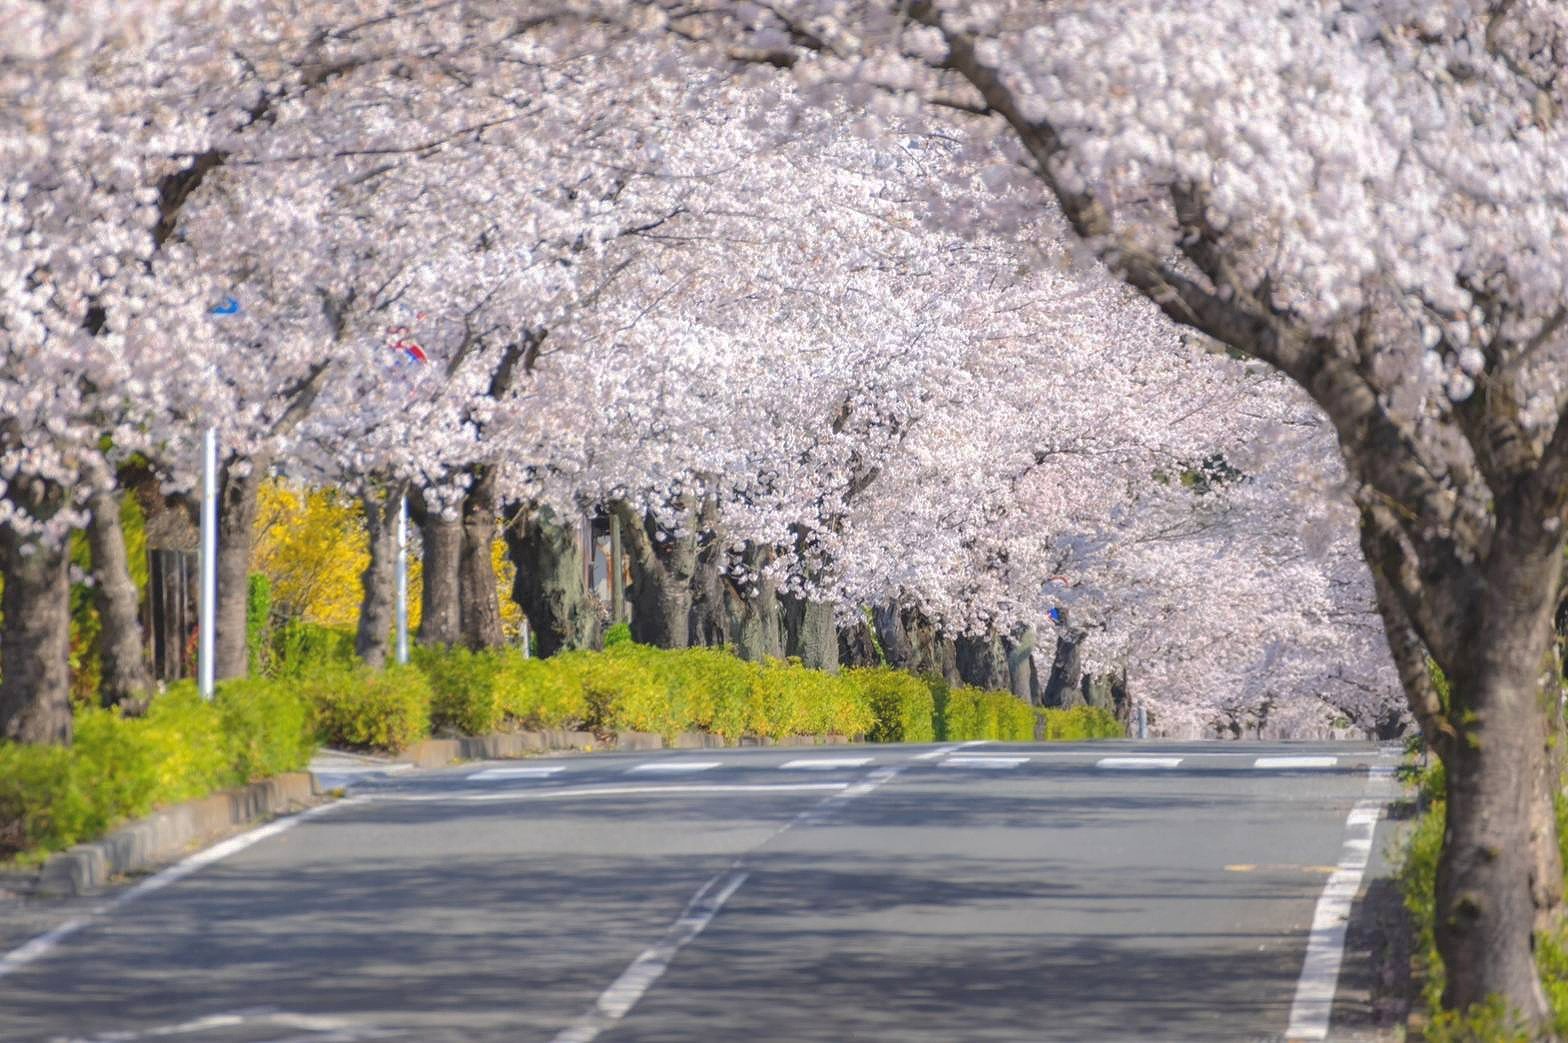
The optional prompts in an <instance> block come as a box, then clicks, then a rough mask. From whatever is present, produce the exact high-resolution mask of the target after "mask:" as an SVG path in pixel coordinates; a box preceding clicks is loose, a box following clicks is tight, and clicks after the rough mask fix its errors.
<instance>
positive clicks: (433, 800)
mask: <svg viewBox="0 0 1568 1043" xmlns="http://www.w3.org/2000/svg"><path fill="white" fill-rule="evenodd" d="M848 787H849V783H847V782H755V783H743V782H730V783H726V782H711V783H702V782H688V783H680V782H673V783H667V784H664V785H660V784H658V783H644V784H643V785H640V786H639V785H628V786H565V787H561V788H559V789H528V790H493V789H475V790H452V791H449V792H446V793H378V794H376V797H375V800H376V802H377V803H399V804H442V803H460V804H484V803H488V802H490V801H504V800H564V799H566V798H568V797H623V796H627V795H636V794H642V793H768V792H774V793H789V792H792V791H798V790H842V789H847V788H848Z"/></svg>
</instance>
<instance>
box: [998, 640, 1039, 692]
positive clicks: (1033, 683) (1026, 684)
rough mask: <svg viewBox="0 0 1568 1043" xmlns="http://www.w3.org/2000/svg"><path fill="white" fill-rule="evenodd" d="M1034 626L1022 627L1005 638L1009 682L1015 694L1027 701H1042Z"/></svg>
mask: <svg viewBox="0 0 1568 1043" xmlns="http://www.w3.org/2000/svg"><path fill="white" fill-rule="evenodd" d="M1034 644H1035V633H1034V627H1021V628H1020V629H1018V630H1017V631H1016V632H1015V634H1014V636H1013V637H1009V638H1004V639H1003V641H1002V650H1003V651H1004V652H1005V653H1006V655H1007V682H1008V687H1009V688H1011V689H1012V692H1013V694H1014V695H1016V696H1018V698H1020V699H1022V700H1023V701H1024V702H1026V703H1038V702H1039V701H1040V678H1039V676H1038V675H1037V674H1036V673H1035V669H1034Z"/></svg>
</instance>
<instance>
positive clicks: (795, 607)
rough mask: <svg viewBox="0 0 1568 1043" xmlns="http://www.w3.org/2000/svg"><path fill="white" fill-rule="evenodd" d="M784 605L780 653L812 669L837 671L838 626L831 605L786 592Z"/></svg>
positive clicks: (831, 672)
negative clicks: (782, 640) (796, 596)
mask: <svg viewBox="0 0 1568 1043" xmlns="http://www.w3.org/2000/svg"><path fill="white" fill-rule="evenodd" d="M782 601H783V604H784V613H783V617H784V654H785V655H787V656H794V657H797V658H799V659H800V661H801V663H802V664H804V665H805V666H808V667H811V668H812V669H813V670H826V671H827V672H828V673H830V674H836V673H838V626H837V625H836V624H835V623H834V621H833V606H832V605H830V604H828V603H827V602H825V601H806V600H803V599H801V598H795V597H790V596H788V595H786V596H785V597H784V598H783V599H782Z"/></svg>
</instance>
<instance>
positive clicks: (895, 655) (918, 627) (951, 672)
mask: <svg viewBox="0 0 1568 1043" xmlns="http://www.w3.org/2000/svg"><path fill="white" fill-rule="evenodd" d="M871 616H872V622H873V623H874V624H875V626H876V628H877V638H878V639H879V640H881V642H882V652H883V654H884V655H885V656H886V657H887V663H888V665H889V666H892V667H897V668H898V669H900V670H908V671H911V672H912V673H917V674H922V675H927V676H932V677H940V678H942V679H943V680H945V681H946V682H947V683H948V684H962V683H963V681H962V678H960V677H959V675H958V652H957V648H956V647H955V646H954V644H953V642H952V641H950V640H948V639H947V638H945V637H943V636H942V634H941V632H940V631H938V630H937V628H936V626H935V625H934V624H933V623H932V622H931V621H930V620H929V619H927V618H925V616H923V615H922V614H921V613H920V612H919V611H917V610H916V609H913V608H899V607H898V606H896V605H878V606H877V607H876V608H875V609H873V610H872V613H871Z"/></svg>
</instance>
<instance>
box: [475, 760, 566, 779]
mask: <svg viewBox="0 0 1568 1043" xmlns="http://www.w3.org/2000/svg"><path fill="white" fill-rule="evenodd" d="M565 770H566V765H564V764H553V765H548V766H543V765H535V766H532V767H527V768H486V769H485V770H484V771H476V772H474V774H472V775H470V776H468V781H469V782H489V781H492V780H498V779H547V778H549V777H550V776H551V775H555V774H557V773H559V772H562V771H565Z"/></svg>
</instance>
